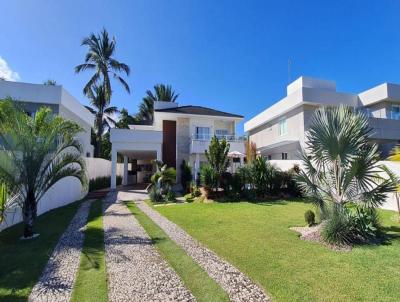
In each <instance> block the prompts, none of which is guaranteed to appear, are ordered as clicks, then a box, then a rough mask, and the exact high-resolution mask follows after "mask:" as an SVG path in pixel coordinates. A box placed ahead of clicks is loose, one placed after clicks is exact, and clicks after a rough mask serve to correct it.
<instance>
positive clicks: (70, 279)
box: [28, 200, 92, 302]
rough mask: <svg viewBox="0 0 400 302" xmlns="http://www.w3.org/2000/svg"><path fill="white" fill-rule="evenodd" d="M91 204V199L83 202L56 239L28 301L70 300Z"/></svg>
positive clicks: (62, 301) (52, 301)
mask: <svg viewBox="0 0 400 302" xmlns="http://www.w3.org/2000/svg"><path fill="white" fill-rule="evenodd" d="M91 203H92V200H90V201H86V202H84V203H83V204H82V205H81V206H80V208H79V209H78V211H77V213H76V214H75V216H74V218H73V219H72V220H71V223H70V225H69V226H68V228H67V230H66V231H65V232H64V234H63V235H62V236H61V238H60V239H59V241H58V243H57V245H56V247H55V249H54V251H53V253H52V255H51V257H50V259H49V261H48V262H47V265H46V267H45V269H44V271H43V273H42V276H41V277H40V279H39V282H38V283H37V284H36V285H35V286H34V287H33V289H32V292H31V294H30V296H29V300H28V301H30V302H39V301H40V302H42V301H43V302H54V301H57V302H64V301H65V302H67V301H69V300H70V298H71V294H72V289H73V287H74V282H75V278H76V273H77V271H78V267H79V260H80V254H81V250H82V245H83V240H84V237H85V233H84V232H83V228H84V227H85V225H86V222H87V218H88V215H89V210H90V205H91ZM33 257H34V255H33Z"/></svg>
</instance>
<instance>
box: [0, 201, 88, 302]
mask: <svg viewBox="0 0 400 302" xmlns="http://www.w3.org/2000/svg"><path fill="white" fill-rule="evenodd" d="M80 204H81V201H78V202H75V203H73V204H69V205H67V206H64V207H61V208H58V209H55V210H52V211H49V212H47V213H45V214H43V215H41V216H39V217H38V219H37V221H36V224H35V230H36V232H37V233H39V234H40V236H39V237H37V238H35V239H32V240H27V241H21V240H20V237H21V235H22V231H23V226H22V224H17V225H15V226H12V227H10V228H8V229H6V230H4V231H2V232H1V233H0V255H1V261H0V301H1V302H3V301H4V302H15V301H26V300H27V298H28V296H29V294H30V292H31V290H32V287H33V286H34V285H35V283H36V282H37V280H38V279H39V277H40V275H41V273H42V271H43V269H44V267H45V265H46V263H47V261H48V259H49V257H50V255H51V253H52V251H53V249H54V247H55V245H56V244H57V242H58V239H59V238H60V236H61V235H62V233H63V232H64V231H65V229H66V228H67V227H68V225H69V222H70V221H71V219H72V217H73V216H74V214H75V212H76V210H77V208H78V207H79V205H80Z"/></svg>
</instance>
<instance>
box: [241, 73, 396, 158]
mask: <svg viewBox="0 0 400 302" xmlns="http://www.w3.org/2000/svg"><path fill="white" fill-rule="evenodd" d="M339 104H345V105H348V106H351V107H353V108H354V110H360V111H363V112H364V113H365V114H366V115H367V116H368V117H369V122H370V126H371V128H372V129H373V131H372V134H371V137H370V140H371V141H373V142H376V143H377V144H378V145H379V148H380V151H381V155H382V157H383V158H385V157H386V156H387V155H388V154H389V152H390V150H391V149H392V148H393V147H394V146H395V145H396V144H397V143H399V140H400V85H397V84H389V83H384V84H381V85H379V86H376V87H373V88H371V89H369V90H367V91H364V92H361V93H359V94H353V93H344V92H338V91H336V83H335V82H334V81H327V80H321V79H314V78H309V77H300V78H298V79H297V80H295V81H294V82H293V83H291V84H289V85H288V86H287V95H286V97H284V98H283V99H281V100H280V101H279V102H277V103H275V104H273V105H272V106H270V107H269V108H267V109H266V110H264V111H263V112H261V113H260V114H258V115H256V116H255V117H253V118H252V119H250V120H249V121H247V122H246V123H245V125H244V130H245V132H247V134H248V136H249V140H250V141H251V142H254V143H255V144H256V146H257V150H258V152H259V153H260V154H261V155H262V156H264V157H265V158H267V159H280V160H282V159H283V160H287V159H298V158H299V151H300V150H301V148H302V147H305V139H306V138H305V132H306V131H307V129H308V127H309V124H310V121H311V117H312V114H313V112H314V111H315V109H316V108H318V107H320V106H327V105H328V106H338V105H339Z"/></svg>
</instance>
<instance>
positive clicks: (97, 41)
mask: <svg viewBox="0 0 400 302" xmlns="http://www.w3.org/2000/svg"><path fill="white" fill-rule="evenodd" d="M81 45H82V46H87V47H88V48H89V50H88V53H87V54H86V57H85V63H83V64H80V65H78V66H76V67H75V72H76V73H80V72H82V71H85V70H94V71H95V73H94V75H93V76H92V77H91V78H90V80H89V82H87V84H86V85H85V87H84V88H83V92H84V94H87V93H88V92H89V91H90V89H91V87H92V86H93V85H94V84H96V83H99V82H103V83H104V86H105V97H106V100H110V99H111V94H112V89H111V82H110V75H111V76H112V77H113V78H114V79H116V80H117V81H118V82H119V83H121V84H122V86H123V87H124V88H125V90H126V91H127V92H128V93H130V89H129V85H128V84H127V83H126V81H125V80H124V79H123V78H122V77H121V75H120V74H121V73H125V74H126V75H127V76H129V73H130V68H129V66H128V65H126V64H124V63H121V62H119V61H118V60H116V59H115V58H114V54H115V46H116V41H115V38H114V37H113V38H111V39H110V38H109V36H108V32H107V31H106V30H105V29H103V30H102V31H101V33H100V34H98V35H95V34H94V33H92V34H90V35H89V37H86V38H84V39H83V40H82V43H81Z"/></svg>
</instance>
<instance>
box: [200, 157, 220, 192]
mask: <svg viewBox="0 0 400 302" xmlns="http://www.w3.org/2000/svg"><path fill="white" fill-rule="evenodd" d="M200 179H201V182H202V184H203V185H204V187H205V188H206V190H207V191H208V193H209V191H211V190H213V189H214V188H217V187H218V175H217V172H216V171H215V170H214V168H213V167H212V166H211V165H210V164H207V165H203V166H201V168H200Z"/></svg>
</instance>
